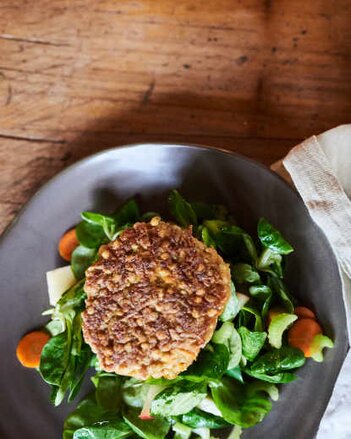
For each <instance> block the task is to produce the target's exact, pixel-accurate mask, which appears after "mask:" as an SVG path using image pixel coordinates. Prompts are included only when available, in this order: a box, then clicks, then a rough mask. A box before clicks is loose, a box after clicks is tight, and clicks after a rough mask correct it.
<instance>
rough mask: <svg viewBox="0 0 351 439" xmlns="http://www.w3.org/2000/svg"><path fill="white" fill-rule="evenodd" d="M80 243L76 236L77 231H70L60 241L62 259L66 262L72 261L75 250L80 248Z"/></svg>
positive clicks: (59, 247) (59, 248)
mask: <svg viewBox="0 0 351 439" xmlns="http://www.w3.org/2000/svg"><path fill="white" fill-rule="evenodd" d="M78 245H79V241H78V238H77V235H76V229H71V230H68V232H66V233H65V234H64V235H63V236H62V237H61V239H60V242H59V245H58V251H59V253H60V256H61V258H63V259H64V260H65V261H70V260H71V257H72V253H73V250H74V249H75V248H76V247H78Z"/></svg>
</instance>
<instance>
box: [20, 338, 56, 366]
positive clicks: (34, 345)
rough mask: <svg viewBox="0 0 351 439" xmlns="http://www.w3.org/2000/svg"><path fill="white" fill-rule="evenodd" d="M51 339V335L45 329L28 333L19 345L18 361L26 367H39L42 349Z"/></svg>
mask: <svg viewBox="0 0 351 439" xmlns="http://www.w3.org/2000/svg"><path fill="white" fill-rule="evenodd" d="M49 339H50V335H49V334H48V333H47V332H44V331H33V332H30V333H28V334H26V335H25V336H24V337H23V338H22V339H21V340H20V342H19V343H18V345H17V349H16V355H17V358H18V361H19V362H20V363H21V364H22V365H23V366H25V367H30V368H35V367H38V366H39V363H40V355H41V351H42V350H43V347H44V346H45V344H46V343H47V342H48V341H49Z"/></svg>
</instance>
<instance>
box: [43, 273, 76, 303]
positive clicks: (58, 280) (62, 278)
mask: <svg viewBox="0 0 351 439" xmlns="http://www.w3.org/2000/svg"><path fill="white" fill-rule="evenodd" d="M46 280H47V283H48V294H49V302H50V305H52V306H55V305H56V303H57V302H58V301H59V300H60V298H61V296H62V294H63V293H64V292H65V291H66V290H68V288H70V287H72V286H73V285H74V284H75V283H77V279H76V278H75V277H74V274H73V272H72V269H71V266H70V265H67V266H65V267H60V268H56V269H55V270H51V271H48V272H47V273H46Z"/></svg>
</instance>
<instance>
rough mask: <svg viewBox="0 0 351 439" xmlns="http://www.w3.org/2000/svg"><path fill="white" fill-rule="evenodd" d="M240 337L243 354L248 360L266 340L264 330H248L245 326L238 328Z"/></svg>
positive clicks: (254, 356)
mask: <svg viewBox="0 0 351 439" xmlns="http://www.w3.org/2000/svg"><path fill="white" fill-rule="evenodd" d="M238 333H239V334H240V337H241V343H242V352H243V355H244V356H245V357H246V358H247V359H248V360H250V361H252V360H254V359H255V358H256V357H257V355H258V354H259V352H260V350H261V349H262V348H263V345H264V343H265V341H266V338H267V334H266V332H255V331H249V330H248V329H247V328H245V326H241V327H240V328H239V329H238Z"/></svg>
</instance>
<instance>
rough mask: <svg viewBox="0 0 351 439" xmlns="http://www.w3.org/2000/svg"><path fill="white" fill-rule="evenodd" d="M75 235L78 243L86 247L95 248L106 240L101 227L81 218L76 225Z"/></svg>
mask: <svg viewBox="0 0 351 439" xmlns="http://www.w3.org/2000/svg"><path fill="white" fill-rule="evenodd" d="M76 235H77V238H78V241H79V242H80V244H81V245H82V246H83V247H86V248H94V249H95V248H98V247H100V245H101V244H103V243H105V242H108V239H107V237H106V235H105V232H104V229H103V227H102V226H101V225H98V224H93V223H91V222H89V221H84V220H83V221H81V222H80V223H79V224H78V225H77V227H76Z"/></svg>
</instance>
